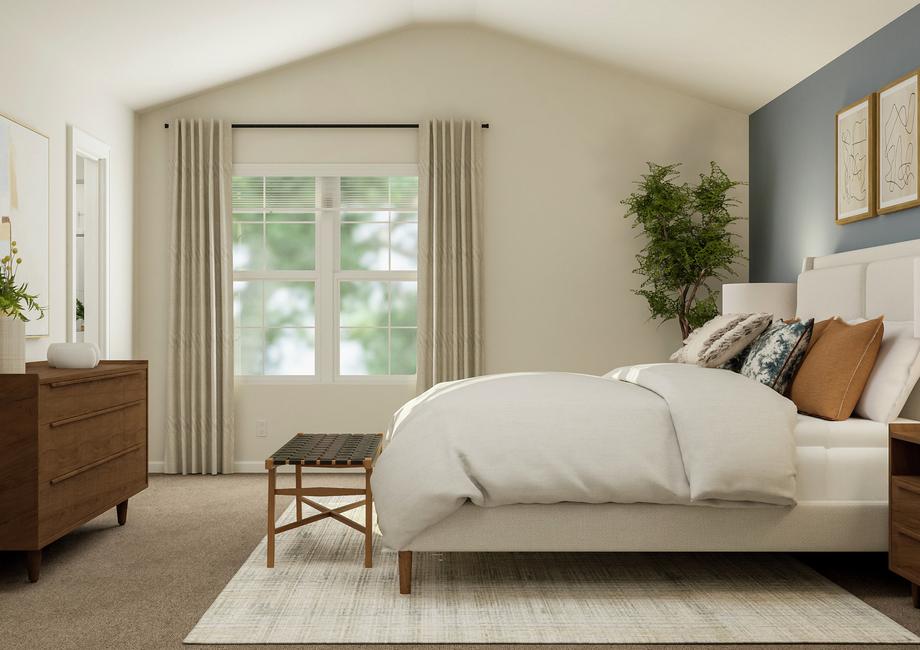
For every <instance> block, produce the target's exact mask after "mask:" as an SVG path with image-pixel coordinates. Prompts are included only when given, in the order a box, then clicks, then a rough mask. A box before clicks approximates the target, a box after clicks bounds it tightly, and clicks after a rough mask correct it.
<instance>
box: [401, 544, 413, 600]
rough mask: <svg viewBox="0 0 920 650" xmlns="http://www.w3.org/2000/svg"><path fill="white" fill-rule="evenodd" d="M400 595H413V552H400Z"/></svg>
mask: <svg viewBox="0 0 920 650" xmlns="http://www.w3.org/2000/svg"><path fill="white" fill-rule="evenodd" d="M399 593H401V594H408V593H412V551H400V552H399Z"/></svg>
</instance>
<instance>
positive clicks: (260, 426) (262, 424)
mask: <svg viewBox="0 0 920 650" xmlns="http://www.w3.org/2000/svg"><path fill="white" fill-rule="evenodd" d="M266 436H268V423H267V422H266V421H265V420H256V438H265V437H266Z"/></svg>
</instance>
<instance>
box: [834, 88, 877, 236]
mask: <svg viewBox="0 0 920 650" xmlns="http://www.w3.org/2000/svg"><path fill="white" fill-rule="evenodd" d="M836 151H837V177H836V178H837V182H836V191H837V199H836V201H835V206H836V217H835V218H836V221H837V223H849V222H851V221H858V220H860V219H868V218H870V217H874V216H875V214H876V213H875V95H874V94H872V95H868V96H866V97H863V98H862V99H860V100H859V101H856V102H854V103H852V104H850V105H849V106H845V107H844V108H841V109H840V110H839V111H837V145H836Z"/></svg>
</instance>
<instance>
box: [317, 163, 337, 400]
mask: <svg viewBox="0 0 920 650" xmlns="http://www.w3.org/2000/svg"><path fill="white" fill-rule="evenodd" d="M320 181H321V179H320V178H317V186H319V188H325V187H326V183H325V182H320ZM318 191H320V192H322V189H320V190H318ZM326 199H327V197H326V196H325V195H322V196H320V201H319V205H320V207H321V209H320V210H318V212H317V227H318V228H319V233H318V234H319V235H320V236H319V237H317V244H318V246H319V250H318V251H317V255H316V259H317V270H318V271H319V286H318V287H317V289H318V291H317V296H318V301H319V305H317V314H316V328H317V329H316V336H317V357H318V359H317V365H318V368H317V371H318V372H317V374H318V375H319V377H320V380H321V381H323V382H332V381H333V380H334V377H335V374H336V373H337V368H336V367H335V366H336V363H335V359H336V354H335V347H336V345H338V339H339V336H338V330H337V326H338V318H337V314H336V307H335V305H336V298H335V296H336V292H337V287H336V284H335V245H336V237H335V229H336V225H337V219H336V213H335V210H332V209H328V208H327V206H326Z"/></svg>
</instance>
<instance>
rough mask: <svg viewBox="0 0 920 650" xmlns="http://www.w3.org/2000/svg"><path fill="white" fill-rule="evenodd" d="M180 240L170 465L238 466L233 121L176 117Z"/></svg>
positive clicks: (174, 269) (174, 266) (174, 273)
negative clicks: (235, 454)
mask: <svg viewBox="0 0 920 650" xmlns="http://www.w3.org/2000/svg"><path fill="white" fill-rule="evenodd" d="M172 127H173V128H172V129H171V131H172V138H173V140H172V178H173V184H172V241H171V246H170V280H171V282H170V287H171V295H170V300H169V356H168V358H167V372H166V382H167V422H166V466H165V470H166V472H168V473H173V474H175V473H181V474H219V473H223V474H229V473H232V471H233V442H234V424H233V417H234V416H233V384H234V377H233V259H232V234H231V224H232V220H231V219H232V217H231V183H232V177H233V169H232V155H231V135H230V133H231V132H230V124H229V123H225V122H223V121H220V120H198V119H196V120H176V121H175V122H174V123H173V124H172Z"/></svg>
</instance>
